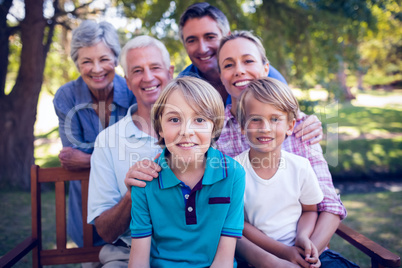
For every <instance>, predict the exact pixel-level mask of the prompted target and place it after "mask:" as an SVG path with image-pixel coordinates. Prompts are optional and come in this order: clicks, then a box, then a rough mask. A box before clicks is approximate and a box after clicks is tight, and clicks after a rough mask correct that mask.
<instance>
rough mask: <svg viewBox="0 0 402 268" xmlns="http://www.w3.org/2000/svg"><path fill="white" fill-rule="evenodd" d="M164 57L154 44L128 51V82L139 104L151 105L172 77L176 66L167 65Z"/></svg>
mask: <svg viewBox="0 0 402 268" xmlns="http://www.w3.org/2000/svg"><path fill="white" fill-rule="evenodd" d="M162 59H163V58H162V53H161V52H160V50H159V49H158V48H157V47H154V46H149V47H143V48H135V49H130V50H129V51H128V53H127V73H126V82H127V85H128V88H129V89H130V90H131V91H132V92H133V94H134V95H135V97H136V99H137V103H138V105H144V106H147V107H151V106H152V105H153V104H154V103H155V101H156V100H157V99H158V97H159V94H160V92H161V90H162V89H163V88H164V87H165V86H166V84H167V83H168V82H169V81H170V80H171V79H172V77H173V69H174V68H173V66H165V64H164V62H163V60H162Z"/></svg>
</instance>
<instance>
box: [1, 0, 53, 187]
mask: <svg viewBox="0 0 402 268" xmlns="http://www.w3.org/2000/svg"><path fill="white" fill-rule="evenodd" d="M20 27H21V41H22V49H21V59H20V68H19V71H18V76H17V79H16V82H15V85H14V87H13V89H12V91H11V93H10V94H9V95H3V96H1V98H0V113H1V115H2V116H0V128H1V130H2V131H1V132H0V170H1V172H0V185H1V186H4V185H11V186H16V187H18V188H22V189H29V188H30V166H31V165H32V164H33V163H34V146H33V142H34V135H33V133H34V124H35V120H36V107H37V103H38V98H39V92H40V90H41V85H42V80H43V71H44V67H45V59H46V54H47V51H46V49H45V45H44V33H45V28H46V20H45V19H44V17H43V0H25V18H24V20H23V21H22V22H21V24H20Z"/></svg>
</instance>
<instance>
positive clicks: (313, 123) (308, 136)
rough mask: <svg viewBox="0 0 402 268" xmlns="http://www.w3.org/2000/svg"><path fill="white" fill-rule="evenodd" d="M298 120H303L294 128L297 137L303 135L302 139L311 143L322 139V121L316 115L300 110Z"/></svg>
mask: <svg viewBox="0 0 402 268" xmlns="http://www.w3.org/2000/svg"><path fill="white" fill-rule="evenodd" d="M297 121H302V122H301V123H300V124H299V125H297V126H296V127H295V129H294V130H293V132H294V133H295V135H296V138H300V137H301V139H302V141H308V142H309V143H310V144H316V143H319V142H320V141H321V140H322V135H323V132H322V126H321V121H320V120H319V119H318V117H317V116H316V115H306V114H304V113H302V112H299V114H298V118H297Z"/></svg>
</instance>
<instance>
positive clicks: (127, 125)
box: [118, 103, 149, 139]
mask: <svg viewBox="0 0 402 268" xmlns="http://www.w3.org/2000/svg"><path fill="white" fill-rule="evenodd" d="M137 110H138V104H137V103H135V104H133V105H131V106H130V108H128V110H127V114H126V116H125V117H124V118H123V119H121V123H120V122H119V123H118V127H119V128H120V127H122V128H123V129H121V130H119V132H118V133H119V135H120V136H121V137H124V138H130V137H133V136H134V137H136V138H138V139H139V138H143V137H145V136H149V135H148V134H146V133H145V132H142V131H141V130H140V129H138V127H137V126H136V125H135V124H134V122H133V119H132V117H131V116H132V115H133V114H134V113H135V112H137Z"/></svg>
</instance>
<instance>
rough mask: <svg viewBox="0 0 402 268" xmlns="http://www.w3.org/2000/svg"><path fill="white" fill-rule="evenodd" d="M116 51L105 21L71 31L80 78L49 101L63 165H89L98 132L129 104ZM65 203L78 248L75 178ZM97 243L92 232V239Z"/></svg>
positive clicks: (78, 200) (112, 31)
mask: <svg viewBox="0 0 402 268" xmlns="http://www.w3.org/2000/svg"><path fill="white" fill-rule="evenodd" d="M119 53H120V44H119V39H118V35H117V32H116V30H115V29H114V27H113V26H112V25H111V24H110V23H107V22H100V23H97V22H95V21H89V20H88V21H84V22H82V23H81V25H80V26H79V27H78V28H76V29H75V30H74V31H73V36H72V41H71V58H72V59H73V61H74V63H75V65H76V66H77V69H78V71H79V72H80V75H81V76H80V77H79V78H78V79H77V80H74V81H71V82H68V83H67V84H65V85H63V86H62V87H60V88H59V90H58V91H57V93H56V95H55V97H54V100H53V104H54V108H55V111H56V114H57V116H58V118H59V133H60V138H61V141H62V144H63V149H62V150H61V152H60V154H59V159H60V162H61V165H62V166H63V167H64V168H66V169H69V170H79V169H85V168H89V167H90V158H91V154H92V151H93V144H94V141H95V139H96V137H97V135H98V134H99V132H100V131H102V130H103V129H104V128H106V127H108V126H110V125H112V124H114V123H116V122H117V121H118V120H119V119H120V118H122V117H124V116H125V115H126V113H127V109H128V108H129V107H130V106H131V105H132V104H133V103H135V97H134V95H133V94H132V92H131V91H130V90H129V89H128V88H127V85H126V81H125V79H124V78H122V77H120V76H118V75H116V73H115V67H116V66H117V63H118V56H119ZM68 205H69V211H68V224H67V232H68V234H69V235H70V237H71V238H72V239H73V241H74V242H75V243H76V244H77V245H78V246H79V247H82V246H83V237H82V235H83V234H82V216H81V215H82V214H81V212H82V209H81V184H80V182H76V181H72V182H71V183H70V188H69V204H68ZM102 242H103V241H102V240H101V239H100V238H99V236H98V235H97V234H95V236H94V243H95V244H102Z"/></svg>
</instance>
